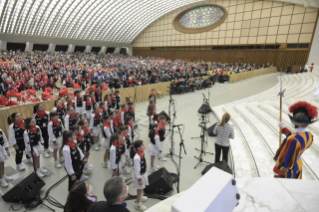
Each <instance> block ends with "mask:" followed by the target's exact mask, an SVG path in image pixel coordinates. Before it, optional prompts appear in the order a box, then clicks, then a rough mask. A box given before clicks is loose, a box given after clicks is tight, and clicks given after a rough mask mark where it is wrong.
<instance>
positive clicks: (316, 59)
mask: <svg viewBox="0 0 319 212" xmlns="http://www.w3.org/2000/svg"><path fill="white" fill-rule="evenodd" d="M311 63H314V64H315V65H318V66H319V22H317V27H316V31H315V35H314V37H313V41H312V45H311V49H310V54H309V58H308V62H307V64H308V65H310V64H311Z"/></svg>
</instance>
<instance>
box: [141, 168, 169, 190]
mask: <svg viewBox="0 0 319 212" xmlns="http://www.w3.org/2000/svg"><path fill="white" fill-rule="evenodd" d="M148 181H149V185H148V186H147V187H146V188H145V189H144V192H145V193H146V194H160V195H163V194H167V193H168V192H170V191H172V189H173V187H172V186H173V185H172V184H173V183H172V177H171V176H170V175H169V173H168V171H167V170H166V169H165V168H161V169H159V170H157V171H156V172H154V173H152V174H151V175H149V176H148Z"/></svg>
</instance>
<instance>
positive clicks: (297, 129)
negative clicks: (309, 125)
mask: <svg viewBox="0 0 319 212" xmlns="http://www.w3.org/2000/svg"><path fill="white" fill-rule="evenodd" d="M294 131H295V133H298V132H306V128H296V129H295V130H294Z"/></svg>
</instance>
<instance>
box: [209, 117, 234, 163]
mask: <svg viewBox="0 0 319 212" xmlns="http://www.w3.org/2000/svg"><path fill="white" fill-rule="evenodd" d="M229 120H230V115H229V114H228V113H225V114H224V115H223V117H222V121H221V122H220V123H219V124H216V126H215V128H214V131H213V132H214V134H215V135H217V138H216V141H215V163H217V162H219V161H220V153H221V151H223V160H224V161H226V163H227V162H228V151H229V145H230V142H229V139H230V138H231V139H234V128H233V126H231V125H230V124H228V121H229Z"/></svg>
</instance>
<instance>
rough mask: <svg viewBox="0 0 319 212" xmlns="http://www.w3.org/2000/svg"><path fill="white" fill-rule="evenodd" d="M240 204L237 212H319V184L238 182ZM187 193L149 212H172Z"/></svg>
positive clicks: (287, 181) (156, 206)
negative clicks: (176, 202) (174, 205)
mask: <svg viewBox="0 0 319 212" xmlns="http://www.w3.org/2000/svg"><path fill="white" fill-rule="evenodd" d="M236 186H237V188H238V191H239V194H240V200H239V204H238V205H237V207H235V208H234V210H233V211H234V212H271V211H280V212H316V211H318V207H319V195H318V189H319V181H310V180H290V179H275V178H251V179H236ZM186 192H187V191H184V192H181V193H179V194H176V195H174V196H172V197H170V198H168V199H166V200H164V201H162V202H160V203H158V204H157V205H154V206H153V207H151V208H149V209H148V210H147V211H146V212H170V211H171V206H172V205H173V204H174V203H175V201H177V200H178V199H179V198H180V197H181V196H183V195H184V194H185V193H186Z"/></svg>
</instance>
